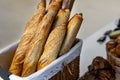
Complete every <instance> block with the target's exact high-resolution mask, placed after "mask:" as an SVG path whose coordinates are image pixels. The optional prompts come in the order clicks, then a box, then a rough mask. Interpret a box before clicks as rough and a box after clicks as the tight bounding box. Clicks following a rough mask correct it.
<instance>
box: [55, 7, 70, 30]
mask: <svg viewBox="0 0 120 80" xmlns="http://www.w3.org/2000/svg"><path fill="white" fill-rule="evenodd" d="M69 17H70V10H69V9H60V10H59V12H58V14H57V16H56V18H55V20H54V24H53V28H55V27H56V26H59V25H61V24H65V25H66V24H67V22H68V20H69Z"/></svg>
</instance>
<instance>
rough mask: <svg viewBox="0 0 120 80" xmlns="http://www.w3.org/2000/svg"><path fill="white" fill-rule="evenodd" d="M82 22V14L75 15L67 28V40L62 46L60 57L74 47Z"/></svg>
mask: <svg viewBox="0 0 120 80" xmlns="http://www.w3.org/2000/svg"><path fill="white" fill-rule="evenodd" d="M82 21H83V18H82V15H80V14H76V15H74V16H73V17H72V19H71V20H70V21H69V23H68V26H67V34H66V38H65V40H64V43H63V45H62V48H61V51H60V54H59V56H61V55H63V54H65V53H66V52H67V51H68V50H69V49H70V48H71V47H72V45H73V42H74V41H75V38H76V35H77V33H78V31H79V28H80V26H81V23H82Z"/></svg>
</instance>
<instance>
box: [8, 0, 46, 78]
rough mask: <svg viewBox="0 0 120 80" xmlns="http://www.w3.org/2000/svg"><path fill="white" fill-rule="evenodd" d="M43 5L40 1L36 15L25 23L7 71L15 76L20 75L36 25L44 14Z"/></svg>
mask: <svg viewBox="0 0 120 80" xmlns="http://www.w3.org/2000/svg"><path fill="white" fill-rule="evenodd" d="M43 3H44V1H43V0H42V1H41V2H40V4H39V5H38V6H39V7H38V8H37V11H36V13H35V14H34V15H33V17H32V19H31V20H30V21H29V22H28V23H27V25H26V28H25V31H24V34H23V36H22V38H21V40H20V43H19V45H18V48H17V50H16V52H15V55H14V57H13V60H12V64H11V66H10V68H9V71H10V72H11V73H13V74H15V75H18V76H20V75H21V71H22V65H23V62H24V58H25V55H26V54H27V50H28V46H29V43H30V41H31V39H32V38H33V36H34V33H35V30H36V28H37V25H38V23H39V22H40V21H41V20H42V18H43V16H44V14H45V12H46V10H45V7H44V6H43V5H41V4H43Z"/></svg>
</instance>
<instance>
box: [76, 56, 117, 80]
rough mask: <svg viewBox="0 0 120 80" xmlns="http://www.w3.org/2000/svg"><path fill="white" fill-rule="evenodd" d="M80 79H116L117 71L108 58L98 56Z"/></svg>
mask: <svg viewBox="0 0 120 80" xmlns="http://www.w3.org/2000/svg"><path fill="white" fill-rule="evenodd" d="M78 80H115V71H114V69H113V68H112V66H111V65H110V64H109V62H108V61H107V60H105V59H104V58H102V57H99V56H97V57H96V58H94V59H93V61H92V64H91V65H89V66H88V71H87V72H86V73H85V74H84V75H83V76H82V77H81V78H79V79H78Z"/></svg>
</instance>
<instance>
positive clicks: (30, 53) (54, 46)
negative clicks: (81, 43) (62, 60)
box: [9, 0, 83, 77]
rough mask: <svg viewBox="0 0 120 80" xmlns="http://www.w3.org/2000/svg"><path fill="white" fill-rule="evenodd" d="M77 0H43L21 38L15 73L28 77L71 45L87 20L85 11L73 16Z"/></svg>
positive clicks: (15, 55) (11, 68)
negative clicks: (84, 18) (84, 14)
mask: <svg viewBox="0 0 120 80" xmlns="http://www.w3.org/2000/svg"><path fill="white" fill-rule="evenodd" d="M74 1H75V0H50V2H49V4H48V5H46V0H41V1H40V3H39V4H38V6H37V11H36V12H35V14H34V15H33V17H32V19H31V20H30V21H29V22H28V24H27V25H26V28H25V31H24V33H23V36H22V38H21V39H20V43H19V45H18V48H17V50H16V52H15V54H14V58H13V60H12V63H11V66H10V68H9V71H10V72H11V73H13V74H15V75H18V76H22V77H27V76H29V75H31V74H32V73H34V72H36V71H37V70H40V69H43V68H44V67H46V66H47V65H49V64H50V63H51V62H53V61H54V60H56V59H57V58H58V57H59V56H61V55H63V54H64V53H66V52H67V51H69V50H70V49H71V47H72V46H73V44H74V41H75V39H76V35H77V33H78V31H79V29H80V26H81V24H82V21H83V16H82V13H80V14H79V13H76V14H75V15H74V16H73V17H72V18H71V19H69V18H70V13H71V10H72V7H73V3H74ZM68 43H69V44H68ZM66 47H68V48H67V49H66ZM61 52H62V53H61Z"/></svg>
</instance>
